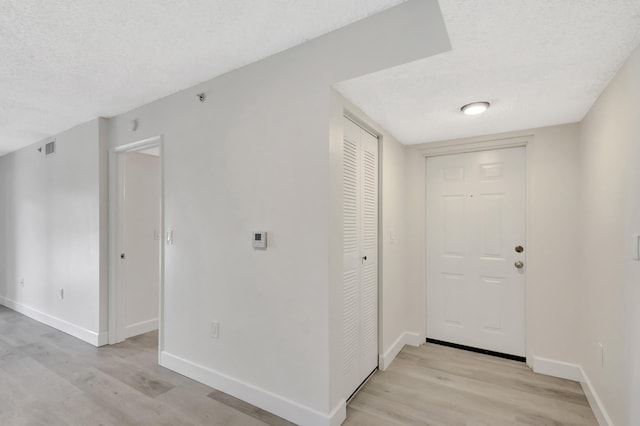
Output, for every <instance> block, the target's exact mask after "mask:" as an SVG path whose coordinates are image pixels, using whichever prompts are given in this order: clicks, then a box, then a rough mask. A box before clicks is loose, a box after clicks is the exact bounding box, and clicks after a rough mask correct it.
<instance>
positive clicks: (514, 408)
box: [0, 306, 597, 426]
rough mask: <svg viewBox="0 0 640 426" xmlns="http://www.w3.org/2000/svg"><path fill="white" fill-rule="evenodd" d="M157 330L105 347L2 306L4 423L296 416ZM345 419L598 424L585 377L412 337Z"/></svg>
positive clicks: (268, 421) (241, 421)
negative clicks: (188, 361) (177, 354)
mask: <svg viewBox="0 0 640 426" xmlns="http://www.w3.org/2000/svg"><path fill="white" fill-rule="evenodd" d="M157 345H158V338H157V334H156V333H148V334H144V335H142V336H138V337H135V338H132V339H129V340H127V341H125V342H123V343H120V344H118V345H113V346H106V347H102V348H95V347H93V346H91V345H89V344H87V343H85V342H82V341H80V340H78V339H76V338H74V337H71V336H69V335H67V334H65V333H62V332H60V331H57V330H55V329H53V328H50V327H48V326H46V325H43V324H41V323H39V322H37V321H33V320H31V319H29V318H27V317H25V316H23V315H21V314H19V313H16V312H14V311H12V310H10V309H8V308H5V307H4V306H0V425H2V426H14V425H30V426H31V425H33V426H38V425H47V426H57V425H82V426H85V425H96V426H98V425H103V426H111V425H118V426H122V425H172V426H173V425H214V426H217V425H220V426H222V425H231V426H235V425H238V426H245V425H247V426H252V425H256V426H257V425H275V426H280V425H291V423H289V422H287V421H286V420H284V419H281V418H279V417H277V416H275V415H273V414H270V413H268V412H266V411H264V410H261V409H259V408H257V407H254V406H252V405H250V404H247V403H246V402H244V401H241V400H239V399H236V398H234V397H232V396H230V395H227V394H225V393H222V392H220V391H217V390H215V389H212V388H210V387H207V386H205V385H202V384H200V383H198V382H195V381H193V380H191V379H188V378H186V377H184V376H181V375H180V374H177V373H174V372H172V371H170V370H167V369H165V368H163V367H160V366H158V364H157ZM344 425H351V426H353V425H362V426H364V425H366V426H381V425H385V426H386V425H434V426H435V425H442V426H457V425H465V426H480V425H484V426H502V425H524V426H532V425H540V426H545V425H549V426H557V425H568V426H571V425H585V426H590V425H594V426H596V425H597V423H596V420H595V418H594V417H593V414H592V412H591V409H590V408H589V405H588V403H587V401H586V399H585V396H584V394H583V393H582V390H581V388H580V386H579V385H578V384H577V383H575V382H571V381H567V380H561V379H556V378H552V377H548V376H541V375H537V374H534V373H532V372H531V371H530V370H529V369H528V368H526V366H524V364H522V363H518V362H514V361H507V360H503V359H498V358H493V357H489V356H485V355H479V354H473V353H469V352H464V351H459V350H457V349H451V348H445V347H442V346H436V345H431V344H427V345H424V346H422V347H420V348H413V347H406V348H405V349H404V350H403V351H402V352H401V353H400V354H399V355H398V357H397V358H396V360H395V361H394V362H393V364H392V365H391V367H390V368H389V369H388V370H387V371H383V372H378V373H376V374H375V375H374V376H373V377H372V378H371V380H370V381H369V382H368V383H367V384H366V385H365V386H364V388H363V389H362V390H361V391H360V393H358V395H356V397H355V398H354V399H353V401H351V403H350V404H349V406H348V407H347V420H346V422H345V423H344Z"/></svg>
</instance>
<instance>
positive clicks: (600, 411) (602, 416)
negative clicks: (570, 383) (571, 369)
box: [580, 368, 613, 426]
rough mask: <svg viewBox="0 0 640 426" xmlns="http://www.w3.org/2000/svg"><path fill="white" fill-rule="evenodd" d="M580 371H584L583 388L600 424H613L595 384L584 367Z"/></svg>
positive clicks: (606, 425)
mask: <svg viewBox="0 0 640 426" xmlns="http://www.w3.org/2000/svg"><path fill="white" fill-rule="evenodd" d="M580 371H582V377H583V380H582V381H581V382H580V385H581V386H582V390H583V391H584V394H585V396H586V397H587V401H589V405H590V406H591V409H592V410H593V414H594V415H595V416H596V420H598V424H599V425H600V426H613V422H612V421H611V417H609V414H608V413H607V410H605V408H604V405H603V404H602V400H601V399H600V397H599V396H598V394H597V393H596V390H595V389H594V388H593V385H592V384H591V381H590V380H589V378H588V377H587V374H586V373H585V372H584V370H582V368H580Z"/></svg>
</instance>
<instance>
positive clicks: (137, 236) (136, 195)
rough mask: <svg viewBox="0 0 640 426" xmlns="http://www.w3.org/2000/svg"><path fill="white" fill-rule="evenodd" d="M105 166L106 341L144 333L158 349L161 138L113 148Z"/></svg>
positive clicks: (112, 342) (160, 299) (160, 333)
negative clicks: (107, 250) (108, 218)
mask: <svg viewBox="0 0 640 426" xmlns="http://www.w3.org/2000/svg"><path fill="white" fill-rule="evenodd" d="M110 164H111V166H110V172H111V180H110V191H109V192H110V200H111V201H110V214H111V222H110V226H111V238H110V242H111V250H110V272H111V278H110V283H109V344H116V343H119V342H122V341H124V340H126V339H128V338H132V337H136V336H145V339H146V340H150V341H153V342H155V341H156V340H157V341H158V343H157V346H158V350H160V349H161V348H162V289H163V275H164V274H163V271H164V267H163V260H164V245H163V235H164V229H163V223H164V217H163V216H164V208H163V206H164V201H163V194H164V190H163V161H162V139H161V138H160V137H154V138H151V139H146V140H142V141H138V142H134V143H132V144H128V145H124V146H121V147H118V148H115V149H114V150H113V151H112V152H111V153H110ZM156 333H157V337H156ZM147 334H148V336H147ZM154 345H155V343H154Z"/></svg>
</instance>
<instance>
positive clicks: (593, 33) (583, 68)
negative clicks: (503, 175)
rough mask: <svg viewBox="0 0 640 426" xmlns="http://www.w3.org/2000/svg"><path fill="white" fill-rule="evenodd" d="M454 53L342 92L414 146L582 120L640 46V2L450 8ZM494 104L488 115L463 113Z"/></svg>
mask: <svg viewBox="0 0 640 426" xmlns="http://www.w3.org/2000/svg"><path fill="white" fill-rule="evenodd" d="M440 7H441V9H442V14H443V17H444V21H445V23H446V25H447V30H448V32H449V37H450V39H451V44H452V47H453V50H452V51H450V52H447V53H443V54H441V55H438V56H435V57H431V58H427V59H424V60H420V61H417V62H413V63H411V64H406V65H402V66H399V67H396V68H393V69H389V70H385V71H382V72H378V73H374V74H371V75H367V76H364V77H360V78H356V79H354V80H350V81H347V82H342V83H340V84H338V85H337V89H338V90H339V91H340V92H341V93H342V94H343V95H345V96H346V97H347V98H348V99H349V100H351V101H352V102H353V103H355V104H356V105H358V106H359V107H360V108H362V109H363V110H364V111H365V112H366V113H367V114H368V115H370V116H371V117H372V118H373V119H374V120H376V121H377V122H378V123H379V124H381V125H382V126H383V127H385V128H386V129H387V130H388V131H390V132H391V133H392V134H393V135H395V136H396V137H397V138H398V139H399V140H400V141H402V142H403V143H406V144H415V143H421V142H430V141H438V140H447V139H453V138H461V137H467V136H477V135H483V134H490V133H499V132H507V131H513V130H521V129H526V128H533V127H541V126H548V125H554V124H561V123H570V122H576V121H580V120H581V119H582V118H583V117H584V115H585V113H586V112H587V111H588V110H589V108H590V107H591V105H592V104H593V102H594V101H595V100H596V99H597V97H598V95H599V94H600V93H601V92H602V90H603V89H604V88H605V86H606V85H607V83H608V82H609V80H610V79H611V78H612V77H613V75H614V74H615V72H616V71H617V70H618V68H619V67H620V66H621V65H622V64H623V63H624V61H625V60H626V59H627V57H628V56H629V54H630V53H631V51H632V50H633V48H634V47H636V46H637V45H638V43H640V0H537V1H533V0H483V1H468V0H440ZM481 100H482V101H483V100H487V101H489V102H491V104H492V106H491V108H490V109H489V110H488V111H487V112H486V113H485V114H482V115H478V116H465V115H463V114H461V113H460V110H459V109H460V107H461V106H462V105H464V104H466V103H469V102H473V101H481Z"/></svg>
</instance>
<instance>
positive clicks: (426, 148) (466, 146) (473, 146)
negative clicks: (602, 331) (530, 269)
mask: <svg viewBox="0 0 640 426" xmlns="http://www.w3.org/2000/svg"><path fill="white" fill-rule="evenodd" d="M533 138H534V135H533V134H525V135H518V136H510V137H504V138H498V139H495V138H491V139H482V138H471V139H465V140H460V141H455V140H454V141H443V142H433V143H427V144H424V145H423V146H421V147H420V148H418V152H420V154H422V156H423V157H424V159H425V161H424V163H423V164H424V178H425V179H426V176H427V162H426V159H427V158H428V157H435V156H440V155H449V154H463V153H466V152H478V151H490V150H493V149H504V148H515V147H524V148H525V163H526V171H525V191H526V217H525V235H526V241H527V251H528V252H529V255H528V256H527V263H528V264H529V263H530V262H529V259H531V257H532V256H531V255H530V254H531V253H533V252H534V249H535V247H534V245H533V244H532V241H533V239H532V238H531V235H530V232H531V228H532V226H531V218H532V217H533V216H532V212H533V210H532V209H533V201H532V191H531V188H532V185H531V176H532V170H533V164H532V160H531V155H530V153H529V149H528V146H529V144H530V143H531V142H532V140H533ZM425 182H426V180H425ZM423 196H424V202H425V204H424V211H423V212H424V215H425V217H424V218H423V220H424V223H426V220H427V218H426V213H427V211H426V202H427V187H426V184H425V186H424V194H423ZM426 246H427V228H426V226H425V228H424V247H426ZM424 268H425V270H424V277H425V280H424V295H425V299H424V306H425V308H426V306H427V299H426V295H427V263H426V261H425V263H424ZM528 290H529V285H528V278H527V275H525V279H524V292H525V296H524V297H525V306H524V309H525V331H524V334H525V335H524V338H525V354H526V355H525V357H526V364H527V365H528V366H529V367H532V365H533V364H532V363H533V360H532V356H531V354H530V353H529V349H530V345H529V312H528V311H529V309H528V305H529V298H528ZM426 322H427V311H426V309H425V311H424V324H426ZM425 332H426V328H425Z"/></svg>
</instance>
